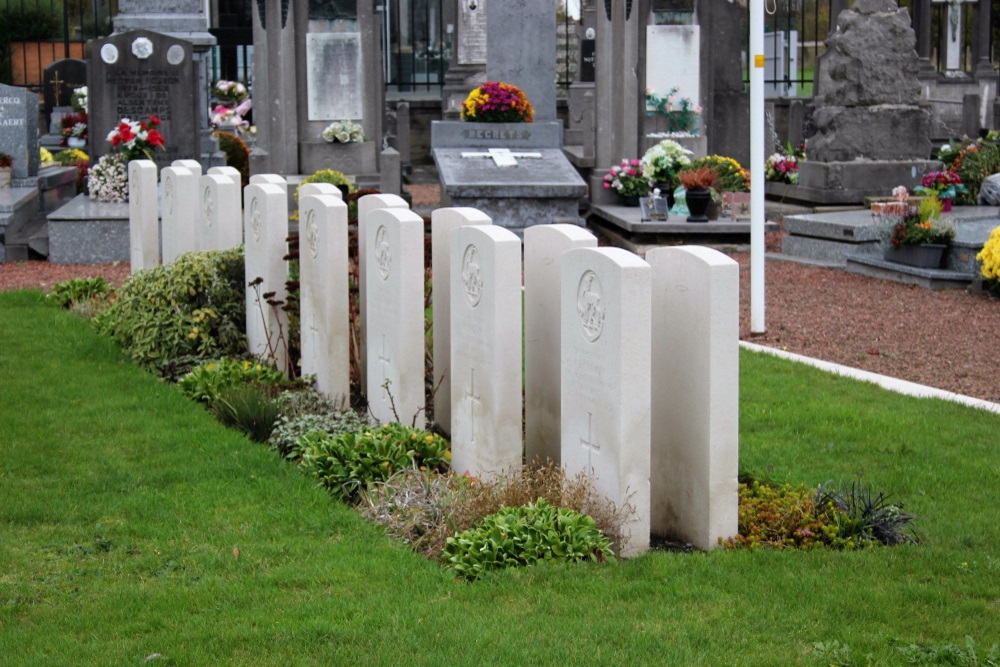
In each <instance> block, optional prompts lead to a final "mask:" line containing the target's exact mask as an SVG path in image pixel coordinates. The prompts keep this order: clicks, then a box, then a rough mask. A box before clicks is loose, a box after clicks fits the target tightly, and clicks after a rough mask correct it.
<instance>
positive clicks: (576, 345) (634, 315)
mask: <svg viewBox="0 0 1000 667" xmlns="http://www.w3.org/2000/svg"><path fill="white" fill-rule="evenodd" d="M561 310H562V352H561V354H562V405H561V409H562V417H561V430H562V433H561V437H562V452H561V455H562V464H563V467H564V468H565V470H566V474H567V475H569V476H573V475H576V474H578V473H579V472H581V471H584V470H589V471H591V473H592V474H593V476H594V485H595V488H596V490H597V491H598V492H599V493H601V494H602V495H603V496H604V497H606V498H608V499H609V500H611V501H612V502H613V503H615V505H616V506H618V507H625V506H626V505H628V506H631V507H632V508H633V509H634V514H632V515H631V516H632V518H631V520H630V521H629V522H628V523H626V525H624V526H623V527H622V533H623V538H624V542H625V544H624V545H623V546H622V549H621V555H622V556H623V557H630V556H635V555H638V554H640V553H642V552H644V551H645V550H647V549H648V548H649V438H650V435H649V433H650V431H649V428H650V426H649V419H650V416H649V409H650V407H649V406H650V403H649V401H650V398H649V392H650V368H649V363H650V344H651V343H650V269H649V265H648V264H646V262H644V261H642V260H641V259H639V257H637V256H636V255H633V254H632V253H630V252H628V251H625V250H622V249H620V248H577V249H574V250H568V251H567V252H565V253H563V255H562V306H561Z"/></svg>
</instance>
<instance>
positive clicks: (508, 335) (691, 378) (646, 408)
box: [129, 160, 739, 556]
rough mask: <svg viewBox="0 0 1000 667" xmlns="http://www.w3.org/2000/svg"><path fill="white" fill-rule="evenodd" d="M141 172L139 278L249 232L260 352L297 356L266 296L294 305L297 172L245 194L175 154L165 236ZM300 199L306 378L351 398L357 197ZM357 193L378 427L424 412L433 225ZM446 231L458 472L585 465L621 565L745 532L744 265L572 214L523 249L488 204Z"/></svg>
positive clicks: (444, 291)
mask: <svg viewBox="0 0 1000 667" xmlns="http://www.w3.org/2000/svg"><path fill="white" fill-rule="evenodd" d="M129 175H130V208H129V211H130V224H131V234H132V270H133V271H136V270H139V269H141V268H145V267H149V266H155V265H157V264H159V263H160V261H161V260H162V262H163V263H170V262H172V261H173V259H174V258H175V257H176V256H177V254H179V253H180V252H185V251H189V250H206V249H212V248H227V247H233V246H235V245H238V244H239V243H240V242H241V241H242V242H244V243H245V251H246V279H247V283H250V282H251V281H254V280H255V279H257V278H261V279H263V282H262V283H261V284H260V285H259V287H258V288H256V289H254V288H252V287H248V288H247V338H248V343H249V347H250V352H251V353H253V354H257V355H262V356H264V355H267V354H268V351H269V350H271V351H277V352H278V356H279V358H278V359H277V362H278V363H279V364H284V363H285V360H284V358H282V357H281V354H282V353H283V350H281V349H277V348H278V347H279V346H277V345H275V338H276V336H277V334H278V332H279V331H280V330H281V328H282V327H284V330H286V331H287V323H286V322H284V317H285V314H284V312H283V311H282V310H280V309H272V308H269V307H266V306H265V307H263V308H261V307H260V306H259V303H258V302H259V299H260V294H262V293H264V292H274V293H275V294H274V297H273V298H274V299H276V300H279V301H280V300H284V298H285V296H286V292H285V281H286V279H287V275H288V266H287V262H286V261H285V260H284V259H283V258H284V257H285V256H286V253H287V236H288V194H287V185H286V183H285V181H284V179H282V178H281V177H280V176H277V175H257V176H254V177H251V179H250V185H249V186H248V187H247V188H246V189H245V190H244V191H243V192H242V193H240V186H239V174H238V173H234V170H231V171H230V170H227V169H226V168H213V169H210V170H209V172H208V173H207V174H205V175H204V176H202V175H201V169H200V167H198V166H197V163H196V162H195V163H188V164H184V163H175V164H174V165H173V166H171V167H168V168H164V169H163V171H162V173H161V175H160V179H161V182H162V186H163V188H162V190H163V193H162V195H163V196H162V203H161V208H162V211H161V212H162V229H159V228H158V224H157V194H156V192H157V187H156V185H157V174H156V166H155V165H154V164H153V163H152V162H148V161H142V160H139V161H133V162H131V163H130V165H129ZM241 194H242V197H241ZM299 196H300V201H299V212H300V216H299V223H300V227H299V232H300V243H299V246H300V260H299V261H300V286H301V287H300V290H301V293H300V300H301V331H302V340H301V349H302V372H303V373H305V374H312V375H315V377H316V384H317V387H318V389H319V390H320V391H322V392H323V393H325V394H327V395H329V396H331V397H337V396H345V395H347V394H348V392H349V377H348V364H349V355H350V352H349V349H350V348H349V346H350V337H349V323H348V320H349V315H348V312H349V311H348V251H347V248H348V232H347V229H348V225H347V206H346V204H345V203H344V202H343V200H342V198H341V194H340V191H339V190H338V189H336V188H335V187H333V186H330V185H326V184H308V185H304V186H302V188H301V189H300V191H299ZM358 204H359V207H358V209H359V210H358V217H359V223H358V224H359V233H358V240H359V241H358V242H359V269H360V301H361V304H360V306H361V308H360V310H361V327H360V328H361V360H362V366H363V371H362V377H363V385H364V386H363V389H364V390H365V391H366V393H367V396H368V400H369V406H370V410H371V412H372V414H373V415H374V417H375V418H376V419H378V420H379V421H380V422H389V421H403V422H404V423H409V422H410V421H411V420H412V419H413V417H414V415H417V414H418V413H419V411H420V410H421V408H422V407H423V406H424V402H425V400H424V396H425V379H424V372H425V371H424V362H425V338H424V336H425V330H424V316H425V313H424V281H425V275H424V223H423V219H422V218H421V217H420V216H418V215H417V214H416V213H414V212H413V211H411V210H409V208H408V206H407V204H406V202H405V201H404V200H403V199H401V198H400V197H397V196H395V195H368V196H365V197H362V198H361V199H360V200H359V202H358ZM161 233H162V252H161V249H160V246H159V244H158V238H159V234H161ZM431 236H432V246H431V247H432V296H433V334H434V335H433V338H434V340H433V358H434V364H433V365H434V385H435V386H436V387H438V389H437V393H436V394H435V397H434V401H433V404H434V412H433V414H434V420H435V423H436V424H437V425H438V426H439V427H440V428H441V429H442V430H444V431H445V432H446V433H449V434H450V435H451V444H452V468H453V469H454V470H455V471H456V472H458V473H468V474H469V475H472V476H475V477H489V476H491V475H495V474H497V473H498V472H500V471H504V470H508V469H511V468H519V467H520V466H521V465H522V463H523V462H524V461H528V462H532V461H536V460H545V459H551V460H553V461H555V462H557V463H559V464H561V465H562V466H563V467H564V468H565V469H566V472H567V474H568V475H571V476H572V475H575V474H577V473H578V472H580V471H588V472H590V473H591V474H592V475H593V478H594V481H595V486H596V488H597V490H598V491H600V492H601V493H602V494H603V495H604V496H606V497H607V498H608V499H610V500H611V501H612V502H614V503H615V504H616V505H617V506H618V507H623V506H625V505H628V506H630V507H631V508H632V509H634V513H633V514H632V515H631V518H630V520H629V522H628V524H627V525H626V526H625V530H624V534H625V538H626V543H625V544H624V545H623V548H622V550H621V553H622V555H624V556H631V555H636V554H639V553H641V552H643V551H645V550H646V549H648V547H649V541H650V534H651V533H652V534H653V535H662V536H667V537H672V538H674V539H680V540H685V541H688V542H690V543H692V544H694V545H695V546H696V547H699V548H701V549H706V550H707V549H712V548H714V547H716V546H717V545H718V544H719V541H720V540H724V539H726V538H729V537H732V536H734V535H735V534H736V532H737V466H738V462H737V459H738V448H739V445H738V441H739V438H738V411H739V406H738V398H739V377H738V373H739V355H738V351H739V348H738V334H739V331H738V328H739V324H738V303H739V302H738V265H737V264H736V263H735V262H734V261H733V260H732V259H731V258H729V257H727V256H725V255H723V254H722V253H720V252H718V251H716V250H712V249H709V248H705V247H698V246H688V247H661V248H656V249H653V250H650V251H649V252H648V253H647V254H646V257H645V259H642V258H640V257H638V256H637V255H635V254H633V253H630V252H628V251H625V250H622V249H618V248H598V247H597V240H596V239H595V238H594V236H593V235H592V234H590V233H589V232H588V231H586V230H585V229H583V228H580V227H576V226H572V225H539V226H534V227H529V228H527V229H526V230H525V233H524V241H523V244H522V241H521V240H520V239H519V238H518V237H517V236H516V235H514V234H513V233H512V232H510V231H509V230H506V229H504V228H501V227H498V226H493V225H492V224H491V221H490V219H489V218H488V217H487V216H486V215H485V214H483V213H482V212H480V211H478V210H476V209H473V208H442V209H438V210H436V211H434V212H433V214H432V223H431ZM522 276H523V284H522ZM522 309H523V310H522ZM522 336H523V338H522ZM522 410H523V412H522ZM522 414H523V421H522ZM522 425H523V438H522Z"/></svg>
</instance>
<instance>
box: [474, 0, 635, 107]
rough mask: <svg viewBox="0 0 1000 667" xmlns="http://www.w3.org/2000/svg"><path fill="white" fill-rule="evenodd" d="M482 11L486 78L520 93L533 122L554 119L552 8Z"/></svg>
mask: <svg viewBox="0 0 1000 667" xmlns="http://www.w3.org/2000/svg"><path fill="white" fill-rule="evenodd" d="M486 12H487V18H486V25H487V35H488V37H487V39H486V54H487V56H486V78H487V79H488V80H489V81H503V82H504V83H510V84H513V85H515V86H517V87H518V88H520V89H521V90H522V91H524V94H525V95H526V96H527V97H528V101H529V102H531V105H532V107H534V109H535V120H536V121H543V120H555V119H556V86H555V80H556V42H555V38H556V13H555V8H554V7H553V6H552V4H551V3H546V2H538V0H500V1H499V2H490V3H489V4H488V5H487V6H486ZM637 13H638V12H633V20H634V21H638V18H637V17H635V16H634V14H637Z"/></svg>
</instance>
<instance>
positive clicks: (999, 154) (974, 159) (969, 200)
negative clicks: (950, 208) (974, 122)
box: [946, 135, 1000, 205]
mask: <svg viewBox="0 0 1000 667" xmlns="http://www.w3.org/2000/svg"><path fill="white" fill-rule="evenodd" d="M955 148H956V146H953V147H952V148H951V149H950V150H949V151H948V152H947V153H946V155H947V157H951V156H952V155H953V156H954V157H953V158H952V160H951V163H950V166H949V167H948V170H949V171H953V172H955V173H956V174H958V175H959V177H960V178H961V179H962V183H963V184H964V185H965V187H966V189H967V192H964V193H959V194H958V197H957V199H956V200H955V203H956V204H969V205H975V204H976V203H977V202H978V200H979V188H981V187H982V185H983V181H984V180H986V177H987V176H989V175H991V174H995V173H997V172H1000V145H998V144H997V139H996V136H995V135H994V138H993V139H989V138H980V139H976V141H963V142H962V143H961V145H960V147H957V148H958V150H957V151H955V150H954V149H955Z"/></svg>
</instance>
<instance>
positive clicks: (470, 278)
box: [462, 243, 483, 308]
mask: <svg viewBox="0 0 1000 667" xmlns="http://www.w3.org/2000/svg"><path fill="white" fill-rule="evenodd" d="M462 284H464V285H465V298H466V299H468V300H469V304H470V305H471V306H472V307H473V308H475V307H476V306H478V305H479V298H480V297H481V296H482V295H483V270H482V267H481V266H480V265H479V250H477V249H476V246H474V245H472V244H471V243H470V244H469V245H468V246H467V247H466V248H465V254H464V255H462Z"/></svg>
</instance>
